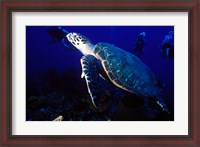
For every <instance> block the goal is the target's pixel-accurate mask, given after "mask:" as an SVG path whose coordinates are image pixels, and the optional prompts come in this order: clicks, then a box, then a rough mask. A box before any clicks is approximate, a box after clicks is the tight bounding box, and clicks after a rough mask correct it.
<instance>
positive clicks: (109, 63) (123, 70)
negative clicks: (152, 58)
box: [94, 42, 161, 97]
mask: <svg viewBox="0 0 200 147" xmlns="http://www.w3.org/2000/svg"><path fill="white" fill-rule="evenodd" d="M94 53H95V56H96V58H98V59H99V60H100V61H101V63H102V65H103V69H104V70H105V72H106V74H107V75H108V77H109V79H110V81H111V82H112V83H113V84H114V85H116V86H117V87H119V88H122V89H124V90H126V91H129V92H132V93H135V94H139V95H143V96H150V97H156V96H159V95H160V94H161V88H160V87H159V81H158V80H157V78H156V76H155V75H154V74H153V73H152V71H151V70H150V69H149V68H148V67H147V65H145V64H144V63H143V62H142V61H141V60H140V59H139V58H138V57H136V56H135V55H133V54H131V53H129V52H127V51H125V50H123V49H120V48H119V47H116V46H114V45H112V44H108V43H104V42H100V43H98V44H96V45H95V47H94Z"/></svg>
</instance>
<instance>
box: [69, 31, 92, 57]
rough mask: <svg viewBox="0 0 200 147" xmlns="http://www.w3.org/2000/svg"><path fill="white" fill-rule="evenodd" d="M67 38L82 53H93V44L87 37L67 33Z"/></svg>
mask: <svg viewBox="0 0 200 147" xmlns="http://www.w3.org/2000/svg"><path fill="white" fill-rule="evenodd" d="M66 37H67V39H68V40H69V42H71V43H72V44H73V45H74V46H75V47H76V48H77V49H78V50H80V51H81V52H82V53H83V54H84V55H86V54H92V53H93V45H92V43H91V42H90V40H89V39H87V38H86V37H85V36H83V35H81V34H79V33H75V32H73V33H69V34H67V36H66Z"/></svg>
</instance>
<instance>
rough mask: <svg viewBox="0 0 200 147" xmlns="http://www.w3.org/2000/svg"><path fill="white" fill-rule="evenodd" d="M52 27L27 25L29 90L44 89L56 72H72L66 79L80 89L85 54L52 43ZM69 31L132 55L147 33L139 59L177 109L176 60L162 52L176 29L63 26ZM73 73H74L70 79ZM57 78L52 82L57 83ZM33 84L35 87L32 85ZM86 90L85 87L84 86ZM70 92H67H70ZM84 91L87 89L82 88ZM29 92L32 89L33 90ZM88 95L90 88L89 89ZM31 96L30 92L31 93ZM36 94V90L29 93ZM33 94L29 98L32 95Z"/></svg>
mask: <svg viewBox="0 0 200 147" xmlns="http://www.w3.org/2000/svg"><path fill="white" fill-rule="evenodd" d="M48 28H49V26H27V27H26V79H27V83H28V85H29V87H34V88H35V89H37V88H40V87H42V84H44V83H43V81H42V80H41V78H42V77H43V75H44V74H46V73H47V72H48V71H52V70H53V71H56V73H57V74H58V75H62V74H63V73H66V72H69V74H68V75H67V77H66V79H67V78H69V79H70V77H71V76H73V77H75V78H77V80H76V83H74V82H73V81H70V80H69V81H70V82H71V85H76V89H77V88H78V85H79V83H77V82H79V81H80V84H81V85H84V84H85V83H84V81H83V80H82V79H81V78H80V77H81V71H82V70H81V65H80V58H81V56H82V54H81V52H79V51H78V50H76V49H68V48H67V47H65V46H64V45H63V44H62V43H61V42H59V41H57V42H53V43H49V42H51V40H52V38H51V36H50V35H49V34H48V32H47V29H48ZM62 28H63V29H65V30H67V31H68V32H78V33H81V34H83V35H84V36H86V37H87V38H89V39H90V40H91V41H92V42H93V44H96V43H98V42H107V43H111V44H114V45H115V46H118V47H120V48H122V49H124V50H126V51H128V52H130V53H133V48H134V45H135V41H136V40H137V37H138V35H139V34H140V33H141V32H145V33H146V44H145V45H144V49H143V50H144V51H143V54H141V55H140V56H139V58H140V59H141V60H142V61H143V62H144V63H145V64H146V65H147V66H148V67H149V68H150V69H151V70H152V71H153V73H154V74H155V75H156V76H157V77H158V78H159V79H160V81H161V82H162V83H163V84H164V91H163V95H164V98H165V99H166V101H167V103H168V104H169V105H170V106H169V107H170V108H171V109H172V110H173V105H174V103H173V102H174V59H173V58H170V59H169V58H167V57H163V56H162V55H161V52H160V48H161V45H162V41H163V39H164V38H165V36H166V35H167V34H168V32H169V31H173V30H174V27H173V26H62ZM70 74H72V75H71V76H70ZM54 78H55V79H49V80H50V81H51V80H55V81H56V76H55V77H54ZM30 85H31V86H30ZM81 88H83V87H81ZM68 90H69V89H66V91H68ZM80 90H84V89H80ZM29 91H31V90H30V88H29ZM85 91H86V92H87V89H85ZM27 93H28V92H27ZM29 93H31V94H32V95H33V91H31V92H29ZM31 94H30V95H31ZM30 95H29V96H30Z"/></svg>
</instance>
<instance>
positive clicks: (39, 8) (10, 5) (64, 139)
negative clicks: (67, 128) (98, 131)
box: [0, 0, 200, 147]
mask: <svg viewBox="0 0 200 147" xmlns="http://www.w3.org/2000/svg"><path fill="white" fill-rule="evenodd" d="M199 8H200V2H199V0H164V1H163V0H148V1H147V0H116V1H113V0H85V1H84V2H83V1H81V0H67V1H64V0H58V1H56V0H26V1H25V0H3V1H2V2H1V31H0V32H1V47H0V49H1V52H0V55H1V58H0V59H1V60H0V63H1V64H0V66H1V68H0V69H1V72H0V75H1V76H0V77H1V78H0V87H1V88H0V90H1V92H0V94H1V97H0V104H1V105H0V116H1V117H0V130H1V131H0V133H1V134H0V146H28V145H32V146H59V145H61V146H68V145H69V146H94V145H96V146H116V145H119V146H126V145H127V146H128V145H130V146H138V147H143V146H148V147H149V146H152V147H155V146H162V147H164V146H176V147H177V146H181V147H182V146H183V147H199V146H200V100H199V91H198V89H199V86H198V84H199V49H200V44H199V42H200V38H199V35H200V27H199V25H200V19H199V18H200V15H199V14H200V10H199ZM77 11H79V12H81V11H84V12H188V14H189V20H188V24H189V28H188V30H189V33H188V34H189V36H188V38H189V40H188V42H189V46H188V50H189V51H188V52H189V56H188V61H189V65H188V66H189V68H188V69H189V71H188V75H189V77H188V79H189V82H188V83H189V85H188V87H189V88H188V93H189V94H188V100H189V105H188V107H189V109H188V110H189V113H188V114H189V116H188V118H189V120H188V122H189V123H188V124H189V126H188V127H189V134H188V135H173V136H164V135H156V136H148V135H145V136H137V135H133V136H132V135H123V136H122V135H116V136H110V135H103V136H102V135H97V136H96V135H95V136H94V135H90V136H81V135H75V136H72V135H71V136H70V135H67V136H63V135H62V136H61V135H59V136H55V135H51V136H48V135H45V136H39V135H35V136H34V135H12V113H11V112H12V105H11V104H12V74H14V73H12V64H11V63H12V12H77Z"/></svg>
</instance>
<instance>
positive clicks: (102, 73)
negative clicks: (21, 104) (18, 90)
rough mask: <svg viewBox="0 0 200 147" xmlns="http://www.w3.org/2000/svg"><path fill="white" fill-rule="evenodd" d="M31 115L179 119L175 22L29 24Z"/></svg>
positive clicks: (28, 98)
mask: <svg viewBox="0 0 200 147" xmlns="http://www.w3.org/2000/svg"><path fill="white" fill-rule="evenodd" d="M26 121H174V26H26Z"/></svg>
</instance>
